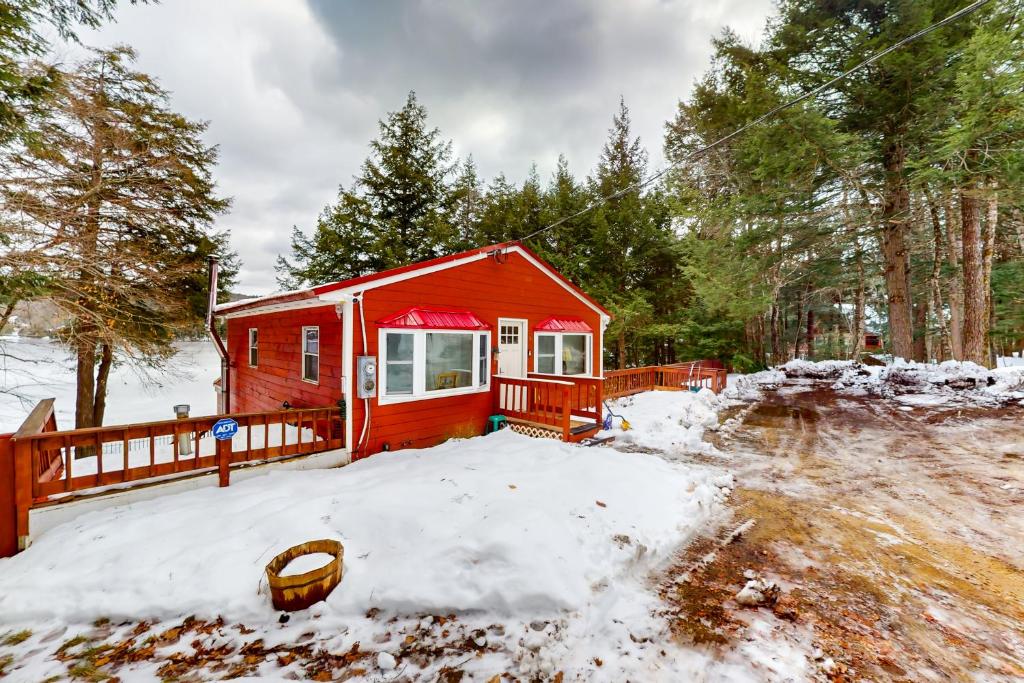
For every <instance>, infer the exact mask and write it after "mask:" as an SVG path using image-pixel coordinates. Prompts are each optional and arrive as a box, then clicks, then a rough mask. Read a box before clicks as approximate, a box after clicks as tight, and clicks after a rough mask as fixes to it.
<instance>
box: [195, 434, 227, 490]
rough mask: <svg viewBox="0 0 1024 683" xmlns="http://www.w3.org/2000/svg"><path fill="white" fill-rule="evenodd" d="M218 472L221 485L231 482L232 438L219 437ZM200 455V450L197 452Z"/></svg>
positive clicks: (197, 455)
mask: <svg viewBox="0 0 1024 683" xmlns="http://www.w3.org/2000/svg"><path fill="white" fill-rule="evenodd" d="M216 443H217V474H218V479H219V482H218V483H219V484H220V486H222V487H223V486H228V485H229V484H230V483H231V439H223V440H221V439H217V442H216ZM196 457H197V458H198V457H199V452H198V451H197V452H196Z"/></svg>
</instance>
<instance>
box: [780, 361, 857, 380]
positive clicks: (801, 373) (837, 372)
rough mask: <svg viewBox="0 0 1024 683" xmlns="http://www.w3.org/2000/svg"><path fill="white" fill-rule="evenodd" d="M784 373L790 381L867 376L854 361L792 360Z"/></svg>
mask: <svg viewBox="0 0 1024 683" xmlns="http://www.w3.org/2000/svg"><path fill="white" fill-rule="evenodd" d="M779 370H780V371H782V373H783V374H784V375H785V376H786V377H788V378H789V379H796V378H803V379H839V378H840V377H845V376H850V375H851V374H856V375H860V374H862V373H863V374H865V375H866V374H867V371H866V370H864V369H863V367H862V366H861V365H860V363H858V362H856V361H852V360H823V361H807V360H800V359H796V360H791V361H789V362H788V363H786V364H785V365H783V366H782V367H781V368H779Z"/></svg>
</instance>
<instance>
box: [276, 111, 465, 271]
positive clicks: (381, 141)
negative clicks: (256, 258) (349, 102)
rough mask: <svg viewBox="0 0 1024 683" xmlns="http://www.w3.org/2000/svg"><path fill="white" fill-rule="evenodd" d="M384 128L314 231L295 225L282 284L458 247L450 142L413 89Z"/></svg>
mask: <svg viewBox="0 0 1024 683" xmlns="http://www.w3.org/2000/svg"><path fill="white" fill-rule="evenodd" d="M379 128H380V135H379V137H378V138H376V139H375V140H373V141H372V142H371V143H370V155H369V157H368V158H367V159H366V161H364V162H363V165H362V169H361V172H360V174H359V176H357V177H356V178H355V181H354V182H353V184H352V187H351V189H349V190H345V189H344V188H342V189H341V190H340V191H339V195H338V202H337V204H335V205H334V206H328V207H327V208H325V209H324V211H323V212H322V213H321V215H320V219H319V221H318V222H317V227H316V230H315V232H314V235H313V237H312V238H307V237H305V236H304V235H303V234H302V233H301V232H299V231H297V230H295V231H293V233H292V255H291V258H290V259H288V258H280V259H279V260H278V264H277V271H278V273H279V277H278V280H279V282H280V283H281V284H282V285H283V286H300V285H302V284H320V283H323V282H326V281H329V280H332V279H343V278H346V277H352V276H354V275H358V274H361V273H364V272H367V271H377V270H384V269H387V268H394V267H397V266H403V265H406V264H409V263H414V262H417V261H423V260H426V259H430V258H433V257H435V256H441V255H443V254H446V253H450V252H451V251H452V250H453V249H455V248H457V246H458V244H459V242H460V237H459V235H458V233H457V230H456V228H455V226H453V224H452V223H451V222H450V218H451V217H450V216H449V214H448V210H449V209H450V207H451V195H450V187H449V180H448V179H449V176H450V175H451V174H452V173H453V171H454V170H455V169H454V167H453V166H452V165H451V163H450V159H451V144H450V143H448V142H445V141H443V140H441V133H440V131H438V130H437V129H436V128H433V129H428V128H427V110H426V108H425V107H424V106H423V105H421V104H420V103H419V102H418V101H417V99H416V93H414V92H410V93H409V96H408V98H407V99H406V102H405V105H404V106H403V107H402V108H401V109H399V110H398V111H395V112H391V113H389V114H388V115H387V116H386V117H385V118H384V119H383V120H381V121H380V122H379Z"/></svg>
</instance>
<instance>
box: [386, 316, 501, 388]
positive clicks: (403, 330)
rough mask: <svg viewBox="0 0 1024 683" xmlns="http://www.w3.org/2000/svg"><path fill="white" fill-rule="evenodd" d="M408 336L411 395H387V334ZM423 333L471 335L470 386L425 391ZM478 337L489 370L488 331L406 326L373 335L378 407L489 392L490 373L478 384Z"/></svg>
mask: <svg viewBox="0 0 1024 683" xmlns="http://www.w3.org/2000/svg"><path fill="white" fill-rule="evenodd" d="M389 333H390V334H411V335H412V336H413V337H412V393H411V394H396V395H394V396H388V373H387V363H388V355H387V354H388V344H387V335H388V334H389ZM427 334H472V335H473V376H472V379H471V380H470V386H468V387H459V388H457V389H436V390H434V391H427V389H426V378H425V376H424V375H425V372H426V365H427ZM479 337H484V338H485V339H486V340H487V344H486V347H485V353H486V354H487V355H486V361H487V362H486V367H487V368H488V369H490V367H491V333H490V331H489V330H487V331H481V330H436V329H430V328H415V329H410V328H408V327H386V328H381V329H380V330H379V331H378V332H377V349H378V354H379V356H380V357H379V358H378V359H377V360H378V363H377V368H378V371H377V372H378V377H377V384H378V386H379V387H380V392H379V393H378V394H377V403H378V404H379V405H390V404H393V403H409V402H411V401H429V400H431V399H435V398H446V397H448V396H462V395H463V394H483V393H488V392H490V390H491V377H490V374H491V373H490V372H487V373H486V377H485V378H484V382H483V384H481V383H480V357H479V356H478V355H477V353H478V350H479V348H480V346H479V344H480V341H479Z"/></svg>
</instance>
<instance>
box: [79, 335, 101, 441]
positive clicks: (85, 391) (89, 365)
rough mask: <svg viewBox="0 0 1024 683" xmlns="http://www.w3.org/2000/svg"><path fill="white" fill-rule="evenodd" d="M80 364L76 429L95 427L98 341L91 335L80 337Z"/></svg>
mask: <svg viewBox="0 0 1024 683" xmlns="http://www.w3.org/2000/svg"><path fill="white" fill-rule="evenodd" d="M76 356H77V361H78V366H77V368H76V372H75V429H85V428H86V427H94V426H95V425H94V424H93V403H94V401H95V399H96V376H95V375H94V374H93V373H94V372H95V371H96V342H95V341H94V340H93V339H92V338H91V337H90V336H89V335H82V336H80V337H79V339H78V346H77V349H76Z"/></svg>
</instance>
